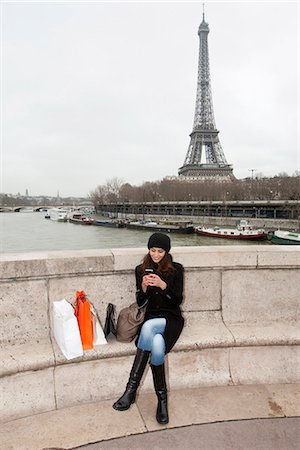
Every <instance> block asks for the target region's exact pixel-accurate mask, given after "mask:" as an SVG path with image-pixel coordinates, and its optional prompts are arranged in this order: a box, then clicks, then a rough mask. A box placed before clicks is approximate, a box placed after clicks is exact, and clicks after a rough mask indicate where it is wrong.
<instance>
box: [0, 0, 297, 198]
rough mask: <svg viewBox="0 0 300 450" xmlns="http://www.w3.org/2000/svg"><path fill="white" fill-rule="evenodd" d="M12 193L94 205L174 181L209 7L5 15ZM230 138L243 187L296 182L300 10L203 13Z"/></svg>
mask: <svg viewBox="0 0 300 450" xmlns="http://www.w3.org/2000/svg"><path fill="white" fill-rule="evenodd" d="M1 7H2V52H3V54H2V133H3V135H2V142H1V144H2V145H1V147H2V164H3V167H2V176H3V177H2V178H3V182H2V186H1V191H2V192H6V193H12V194H16V193H17V192H20V193H21V194H25V190H26V189H28V190H29V194H31V195H38V194H44V195H53V196H56V194H57V191H59V193H60V196H62V197H64V196H69V195H74V196H86V195H87V194H88V193H89V192H90V190H92V189H94V188H95V187H96V186H97V185H98V184H103V183H105V182H106V180H108V179H110V178H113V177H118V178H121V179H123V180H124V181H126V182H129V183H131V184H141V183H142V182H143V181H155V180H160V179H162V178H163V177H164V176H167V175H177V172H178V168H179V167H181V166H182V164H183V161H184V158H185V155H186V152H187V149H188V145H189V139H190V138H189V134H190V133H191V131H192V126H193V119H194V108H195V99H196V84H197V66H198V48H199V38H198V34H197V31H198V26H199V24H200V22H201V20H202V3H201V2H191V3H189V2H187V1H185V2H164V3H162V2H148V3H143V2H131V3H130V2H126V1H123V2H115V3H114V2H109V3H105V2H90V3H89V2H87V1H86V2H64V3H60V2H42V3H38V2H37V3H36V2H35V3H34V2H31V3H30V2H25V1H23V2H9V1H8V2H3V3H2V6H1ZM205 11H206V12H205V18H206V21H207V22H208V23H209V27H210V33H209V36H208V43H209V57H210V70H211V82H212V96H213V104H214V113H215V120H216V125H217V128H218V130H219V131H220V134H219V138H220V142H221V145H222V147H223V151H224V153H225V156H226V158H227V161H228V163H230V164H232V165H233V169H234V174H235V175H236V177H238V178H244V177H247V176H250V175H251V172H250V171H249V169H255V170H256V171H257V173H263V174H264V175H267V176H273V175H275V174H278V173H280V172H287V173H288V174H289V175H291V174H293V173H294V172H295V171H296V170H299V154H300V151H299V125H298V122H299V47H300V46H299V2H286V1H284V2H283V1H282V2H261V1H260V2H242V1H240V2H226V1H225V2H211V1H207V2H206V10H205Z"/></svg>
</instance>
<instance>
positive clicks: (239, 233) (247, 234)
mask: <svg viewBox="0 0 300 450" xmlns="http://www.w3.org/2000/svg"><path fill="white" fill-rule="evenodd" d="M195 232H196V233H198V234H201V235H203V236H209V237H218V238H226V239H242V240H245V239H247V240H253V241H255V240H256V241H257V240H262V239H267V238H268V234H267V232H266V231H265V230H262V229H254V228H253V227H252V226H251V225H249V223H248V222H247V220H244V219H242V220H240V222H239V223H238V225H237V226H236V228H219V227H214V228H207V227H196V228H195Z"/></svg>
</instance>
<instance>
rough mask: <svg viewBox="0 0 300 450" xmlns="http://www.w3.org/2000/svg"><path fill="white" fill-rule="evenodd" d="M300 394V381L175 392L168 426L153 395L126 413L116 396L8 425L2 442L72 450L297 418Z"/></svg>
mask: <svg viewBox="0 0 300 450" xmlns="http://www.w3.org/2000/svg"><path fill="white" fill-rule="evenodd" d="M299 392H300V390H299V385H293V384H281V385H278V384H275V385H274V384H270V385H246V386H217V387H202V388H197V389H184V390H176V391H175V390H174V391H171V392H170V393H169V412H170V422H169V424H168V425H167V426H166V427H164V426H162V425H159V424H157V423H156V421H155V417H154V414H155V409H156V399H155V395H154V394H153V393H152V392H151V393H149V394H144V393H143V394H141V395H140V396H139V397H138V399H137V403H136V404H134V405H132V407H131V408H130V409H129V410H128V411H126V412H123V413H119V412H117V411H114V410H113V409H112V407H111V404H112V401H113V400H105V401H101V402H94V403H87V404H83V405H77V406H73V407H69V408H64V409H61V410H56V411H50V412H46V413H43V414H37V415H35V416H29V417H25V418H22V419H18V420H13V421H10V422H7V423H4V424H2V425H1V430H0V441H1V443H2V445H3V448H5V449H9V450H42V449H46V448H54V447H55V448H64V449H72V448H74V447H78V446H81V445H86V444H89V443H92V442H99V441H105V440H109V439H114V438H118V437H123V436H130V435H134V434H140V433H145V432H149V431H156V430H162V429H165V428H169V429H172V428H177V427H183V426H188V425H191V424H204V423H213V422H222V421H235V420H244V419H256V418H265V419H267V418H275V417H295V416H300V409H299V405H300V395H299ZM179 405H180V407H179ZM116 423H117V424H118V426H116ZM87 424H88V426H87Z"/></svg>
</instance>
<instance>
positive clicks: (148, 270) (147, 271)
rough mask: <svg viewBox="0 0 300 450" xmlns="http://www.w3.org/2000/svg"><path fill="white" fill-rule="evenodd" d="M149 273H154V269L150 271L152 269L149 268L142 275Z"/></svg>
mask: <svg viewBox="0 0 300 450" xmlns="http://www.w3.org/2000/svg"><path fill="white" fill-rule="evenodd" d="M151 273H154V269H152V267H149V268H147V269H145V272H144V275H150V274H151Z"/></svg>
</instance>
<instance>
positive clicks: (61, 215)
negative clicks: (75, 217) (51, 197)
mask: <svg viewBox="0 0 300 450" xmlns="http://www.w3.org/2000/svg"><path fill="white" fill-rule="evenodd" d="M68 212H69V210H68V209H63V208H52V209H49V210H48V214H49V216H50V219H51V220H56V221H58V222H66V221H67V216H68Z"/></svg>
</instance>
